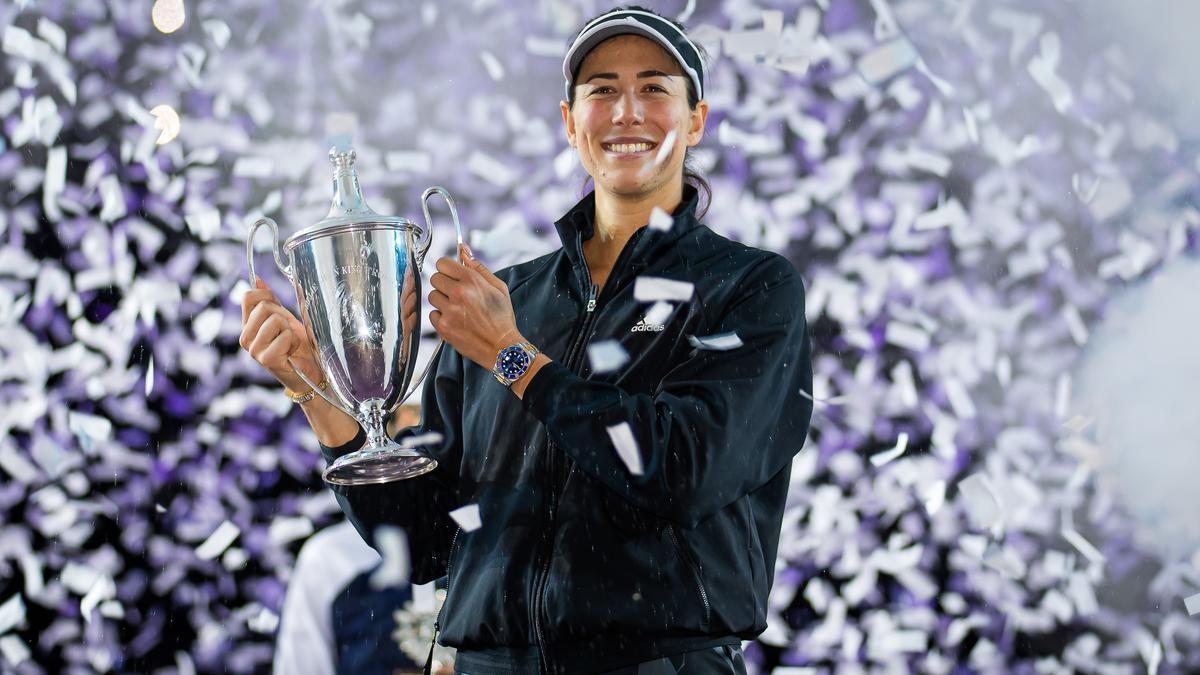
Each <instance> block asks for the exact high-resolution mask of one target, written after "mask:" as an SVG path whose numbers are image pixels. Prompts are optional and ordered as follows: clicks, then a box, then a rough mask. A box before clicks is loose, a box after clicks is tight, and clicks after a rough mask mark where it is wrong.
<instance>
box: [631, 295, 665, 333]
mask: <svg viewBox="0 0 1200 675" xmlns="http://www.w3.org/2000/svg"><path fill="white" fill-rule="evenodd" d="M673 311H675V306H674V305H672V304H671V303H669V302H664V301H659V302H656V303H654V304H653V305H650V309H648V310H646V315H645V316H644V317H642V319H641V321H638V323H637V324H636V325H635V326H633V328H631V329H630V331H631V332H634V333H639V332H645V331H649V332H651V333H657V332H660V331H662V330H663V329H664V328H665V324H666V322H667V319H669V318H671V312H673Z"/></svg>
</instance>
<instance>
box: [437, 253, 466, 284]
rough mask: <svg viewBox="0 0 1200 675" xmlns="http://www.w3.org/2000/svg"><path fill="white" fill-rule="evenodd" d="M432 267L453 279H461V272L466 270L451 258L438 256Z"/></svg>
mask: <svg viewBox="0 0 1200 675" xmlns="http://www.w3.org/2000/svg"><path fill="white" fill-rule="evenodd" d="M434 267H435V268H437V271H439V272H441V273H442V274H445V275H446V276H448V277H450V278H451V279H455V280H458V279H461V278H462V275H463V272H465V271H466V267H464V266H463V264H462V263H460V262H458V261H457V260H455V259H453V258H438V261H437V264H436V265H434Z"/></svg>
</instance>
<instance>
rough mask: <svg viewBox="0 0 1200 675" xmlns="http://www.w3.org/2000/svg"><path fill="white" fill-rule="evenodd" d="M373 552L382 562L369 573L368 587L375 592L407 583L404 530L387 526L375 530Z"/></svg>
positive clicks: (406, 542) (406, 540)
mask: <svg viewBox="0 0 1200 675" xmlns="http://www.w3.org/2000/svg"><path fill="white" fill-rule="evenodd" d="M375 550H377V551H379V556H380V557H381V558H382V559H383V561H382V562H381V563H380V564H379V567H378V568H376V570H375V571H374V572H372V573H371V579H370V585H371V588H374V589H375V590H379V589H383V588H388V587H391V586H399V585H400V584H403V583H407V581H408V538H407V537H406V536H405V535H404V530H402V529H400V528H398V527H392V526H389V525H384V526H380V527H379V528H377V529H376V530H375Z"/></svg>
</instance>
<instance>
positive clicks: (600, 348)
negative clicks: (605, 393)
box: [587, 340, 629, 374]
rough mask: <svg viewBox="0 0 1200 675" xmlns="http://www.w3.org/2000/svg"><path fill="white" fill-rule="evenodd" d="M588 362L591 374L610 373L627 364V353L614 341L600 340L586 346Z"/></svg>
mask: <svg viewBox="0 0 1200 675" xmlns="http://www.w3.org/2000/svg"><path fill="white" fill-rule="evenodd" d="M587 352H588V362H589V363H590V364H591V367H592V372H594V373H597V374H603V373H611V372H614V371H616V370H619V369H620V368H621V366H623V365H625V364H626V363H628V362H629V353H628V352H626V351H625V348H624V347H622V346H621V343H620V342H617V341H616V340H601V341H600V342H594V343H592V344H590V345H588V349H587Z"/></svg>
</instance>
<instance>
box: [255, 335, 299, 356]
mask: <svg viewBox="0 0 1200 675" xmlns="http://www.w3.org/2000/svg"><path fill="white" fill-rule="evenodd" d="M294 342H295V338H294V336H293V335H292V333H291V331H285V332H282V333H280V334H279V335H276V336H275V339H274V340H271V342H270V344H268V345H267V348H266V349H264V350H263V351H262V354H261V355H260V358H261V359H262V360H263V362H264V363H275V362H277V361H278V362H285V361H287V357H289V356H291V353H292V346H293V343H294Z"/></svg>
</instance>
